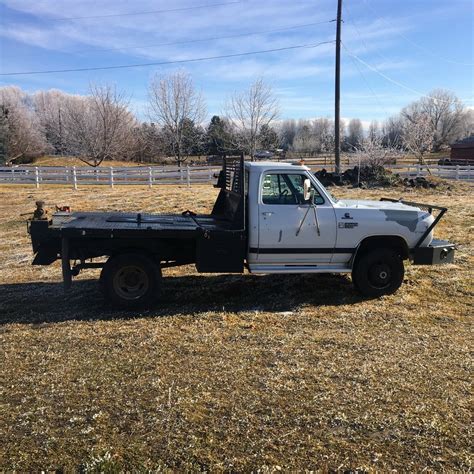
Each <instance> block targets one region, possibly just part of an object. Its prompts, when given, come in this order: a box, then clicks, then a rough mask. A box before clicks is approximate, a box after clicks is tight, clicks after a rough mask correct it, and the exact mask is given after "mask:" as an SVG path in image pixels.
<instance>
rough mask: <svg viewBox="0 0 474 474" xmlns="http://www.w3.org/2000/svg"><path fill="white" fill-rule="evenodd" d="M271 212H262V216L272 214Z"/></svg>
mask: <svg viewBox="0 0 474 474" xmlns="http://www.w3.org/2000/svg"><path fill="white" fill-rule="evenodd" d="M272 215H273V212H262V216H272Z"/></svg>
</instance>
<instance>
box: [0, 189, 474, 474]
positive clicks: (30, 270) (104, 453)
mask: <svg viewBox="0 0 474 474" xmlns="http://www.w3.org/2000/svg"><path fill="white" fill-rule="evenodd" d="M335 193H336V194H337V195H338V196H339V197H343V196H344V197H349V196H350V197H354V198H357V197H371V198H379V197H381V196H389V197H400V194H401V193H402V191H401V190H400V189H396V190H393V191H390V190H383V191H381V190H370V191H366V190H353V189H336V190H335ZM215 194H216V193H215V190H214V189H213V188H211V187H210V186H206V187H197V186H196V187H193V188H191V189H186V188H178V187H173V188H171V187H166V188H154V189H153V190H152V191H149V190H148V189H146V188H144V187H142V188H139V187H136V188H132V187H127V188H124V187H121V188H116V189H113V190H111V189H109V188H106V187H91V188H81V189H80V190H78V191H76V192H74V191H72V190H70V189H66V188H64V187H47V188H44V189H40V190H36V189H34V188H27V187H15V186H3V187H0V197H1V201H0V229H1V234H0V235H1V237H0V269H1V272H0V308H1V316H0V347H1V349H2V350H1V351H0V377H1V384H0V390H1V392H0V440H1V441H0V470H18V471H28V470H40V469H43V470H46V469H47V470H53V469H67V470H75V469H78V468H81V469H84V470H94V469H97V470H102V471H107V469H109V470H114V469H128V470H138V469H140V470H147V469H165V470H166V468H170V469H173V470H180V471H181V470H192V471H195V470H212V471H219V470H227V471H230V470H234V471H235V470H237V471H242V470H245V471H250V470H259V469H260V470H261V471H262V472H273V471H275V470H278V469H279V468H282V469H285V470H290V469H292V470H301V469H308V470H309V469H318V470H323V471H326V470H336V469H339V470H345V469H366V470H371V471H374V470H382V471H387V470H390V469H397V470H403V471H420V470H422V469H424V468H427V469H429V470H448V471H452V470H469V469H470V467H472V464H471V457H470V456H471V451H470V445H471V441H472V432H471V431H470V426H471V425H470V417H471V411H470V408H472V405H471V406H470V402H471V401H472V398H471V382H470V376H471V375H472V373H471V371H470V369H471V365H470V363H471V358H470V350H471V347H470V344H471V342H472V337H471V334H472V332H471V331H472V325H471V320H470V316H471V315H472V302H473V300H472V295H473V286H472V265H473V261H474V258H473V252H472V229H473V224H474V218H473V214H474V213H473V210H474V200H473V194H472V188H469V187H468V186H466V185H458V186H457V187H456V190H455V191H443V192H441V193H440V192H436V193H434V192H433V191H425V190H416V191H414V190H412V191H406V192H405V196H406V197H407V198H409V199H410V200H419V201H426V202H432V203H438V204H445V205H447V206H449V208H450V210H449V212H448V214H447V215H446V218H445V219H443V221H442V223H441V224H440V226H439V228H438V230H437V234H438V236H442V237H444V238H449V239H452V240H453V241H455V242H456V243H458V244H459V250H458V253H457V258H456V263H455V264H454V265H450V266H446V267H432V268H430V267H413V266H410V265H409V266H408V267H407V271H406V277H405V284H404V285H403V287H402V288H401V290H400V291H399V292H398V293H397V294H395V295H393V296H388V297H384V298H380V299H377V300H364V299H362V298H360V297H359V296H357V295H356V294H355V293H354V291H353V289H352V286H351V284H350V278H349V277H346V276H331V275H319V276H318V275H313V276H259V277H257V276H252V275H244V276H238V275H237V276H236V275H233V276H226V275H208V276H203V275H197V274H196V272H195V271H194V269H193V268H192V267H187V268H177V269H170V270H167V271H165V272H164V273H165V280H164V292H165V296H164V300H163V302H162V304H161V305H160V306H157V307H156V308H153V309H150V310H147V311H143V312H140V313H131V312H123V311H112V310H110V309H109V308H108V307H107V306H106V305H105V304H104V303H103V301H102V298H101V296H100V293H99V291H98V288H97V282H96V281H95V280H94V279H93V278H95V277H97V273H96V272H95V271H89V272H87V273H83V274H81V275H80V276H79V278H78V279H77V281H75V283H74V285H73V289H72V291H71V292H70V294H69V295H68V296H67V297H65V296H64V295H63V292H62V286H61V284H60V269H59V266H58V265H57V264H55V265H53V266H51V267H32V266H31V265H30V261H31V250H30V247H29V242H28V238H27V235H26V233H25V224H24V223H23V221H22V218H20V217H19V214H20V213H21V212H26V211H28V210H32V209H33V207H34V201H35V200H36V199H38V198H43V199H45V200H46V201H47V202H48V203H49V204H51V205H52V204H55V203H57V204H69V205H71V206H72V207H73V209H134V210H143V211H145V210H146V211H165V210H166V211H171V212H172V211H181V210H185V209H187V208H190V209H192V210H195V211H198V212H204V211H205V210H206V209H207V208H208V206H209V205H210V204H211V202H212V200H213V199H214V197H215Z"/></svg>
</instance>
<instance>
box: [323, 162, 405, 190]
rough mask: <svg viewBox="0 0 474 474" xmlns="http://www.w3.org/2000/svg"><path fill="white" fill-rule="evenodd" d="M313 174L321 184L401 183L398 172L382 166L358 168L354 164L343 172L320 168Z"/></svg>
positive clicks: (370, 184) (383, 184) (366, 185)
mask: <svg viewBox="0 0 474 474" xmlns="http://www.w3.org/2000/svg"><path fill="white" fill-rule="evenodd" d="M314 174H315V176H316V178H318V179H319V181H320V182H321V183H322V184H323V186H347V185H353V186H359V187H378V186H383V187H386V186H399V185H401V184H402V179H401V178H400V176H399V175H398V174H394V173H392V172H391V171H389V170H387V169H385V168H384V167H383V166H361V167H360V168H359V167H358V166H354V168H349V169H347V170H346V171H344V172H343V173H332V172H328V171H326V170H325V169H322V170H320V171H316V173H314Z"/></svg>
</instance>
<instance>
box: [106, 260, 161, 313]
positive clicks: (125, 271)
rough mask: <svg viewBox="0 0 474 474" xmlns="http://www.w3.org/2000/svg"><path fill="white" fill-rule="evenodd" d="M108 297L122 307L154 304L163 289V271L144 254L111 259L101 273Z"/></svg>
mask: <svg viewBox="0 0 474 474" xmlns="http://www.w3.org/2000/svg"><path fill="white" fill-rule="evenodd" d="M101 284H102V288H103V290H104V294H105V297H106V298H107V299H108V300H109V301H110V302H111V303H112V304H113V305H114V306H118V307H121V308H128V309H132V308H138V307H142V306H146V305H149V304H151V303H153V302H154V301H155V300H156V299H157V297H158V295H159V291H160V286H161V270H160V268H159V266H158V265H156V264H155V263H154V262H153V261H152V260H150V259H149V258H147V257H145V256H144V255H140V254H131V253H130V254H122V255H117V256H115V257H111V258H109V260H108V261H107V263H106V264H105V266H104V268H103V270H102V274H101Z"/></svg>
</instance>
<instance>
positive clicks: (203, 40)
mask: <svg viewBox="0 0 474 474" xmlns="http://www.w3.org/2000/svg"><path fill="white" fill-rule="evenodd" d="M334 21H336V20H325V21H318V22H315V23H305V24H302V25H293V26H287V27H284V28H276V29H273V30H263V31H252V32H249V33H238V34H234V35H225V36H214V37H210V38H198V39H192V40H184V41H173V42H169V43H155V44H147V45H142V46H124V47H118V48H94V49H86V50H80V51H72V53H74V54H81V53H93V52H96V51H97V52H99V51H122V50H126V49H141V48H152V47H156V46H172V45H176V44H191V43H202V42H206V41H215V40H221V39H227V38H240V37H243V36H255V35H265V34H268V33H276V32H279V31H288V30H295V29H298V28H307V27H309V26H316V25H322V24H325V23H333V22H334Z"/></svg>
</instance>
